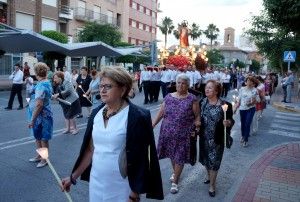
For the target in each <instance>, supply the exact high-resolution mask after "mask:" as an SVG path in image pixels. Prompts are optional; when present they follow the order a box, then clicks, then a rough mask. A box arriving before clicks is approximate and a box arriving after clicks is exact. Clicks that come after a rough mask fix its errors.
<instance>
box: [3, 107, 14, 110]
mask: <svg viewBox="0 0 300 202" xmlns="http://www.w3.org/2000/svg"><path fill="white" fill-rule="evenodd" d="M4 109H5V110H12V108H11V107H5V108H4Z"/></svg>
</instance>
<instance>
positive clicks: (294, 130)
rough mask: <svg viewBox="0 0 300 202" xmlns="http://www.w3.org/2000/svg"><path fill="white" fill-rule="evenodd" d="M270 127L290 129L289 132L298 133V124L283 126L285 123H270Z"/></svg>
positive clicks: (299, 131)
mask: <svg viewBox="0 0 300 202" xmlns="http://www.w3.org/2000/svg"><path fill="white" fill-rule="evenodd" d="M270 128H271V129H274V130H281V131H291V132H298V133H300V127H299V126H297V127H293V126H285V125H278V124H274V123H272V124H271V126H270Z"/></svg>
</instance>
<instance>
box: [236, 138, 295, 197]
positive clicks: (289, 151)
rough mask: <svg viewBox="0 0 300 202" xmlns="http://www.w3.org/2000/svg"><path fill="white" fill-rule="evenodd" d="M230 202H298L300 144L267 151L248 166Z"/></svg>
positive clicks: (285, 145) (286, 145)
mask: <svg viewBox="0 0 300 202" xmlns="http://www.w3.org/2000/svg"><path fill="white" fill-rule="evenodd" d="M233 201H235V202H242V201H243V202H245V201H246V202H247V201H254V202H259V201H261V202H263V201H300V143H299V142H296V143H288V144H284V145H281V146H277V147H275V148H273V149H269V150H268V151H266V152H265V153H264V154H263V155H262V156H261V157H260V158H259V159H258V160H256V161H255V162H254V163H253V164H252V165H251V167H250V169H249V171H248V174H247V175H246V176H245V178H244V179H243V181H242V183H241V184H240V186H239V189H238V191H237V193H236V194H235V196H234V199H233Z"/></svg>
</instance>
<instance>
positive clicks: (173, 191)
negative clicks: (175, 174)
mask: <svg viewBox="0 0 300 202" xmlns="http://www.w3.org/2000/svg"><path fill="white" fill-rule="evenodd" d="M170 192H171V194H177V193H178V185H177V184H175V183H174V182H173V183H172V185H171V189H170Z"/></svg>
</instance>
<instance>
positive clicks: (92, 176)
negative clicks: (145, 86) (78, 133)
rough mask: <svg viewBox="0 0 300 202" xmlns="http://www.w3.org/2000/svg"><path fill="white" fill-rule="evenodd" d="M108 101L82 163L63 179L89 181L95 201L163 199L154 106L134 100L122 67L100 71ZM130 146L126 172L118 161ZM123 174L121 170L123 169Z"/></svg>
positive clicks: (95, 118) (91, 126)
mask: <svg viewBox="0 0 300 202" xmlns="http://www.w3.org/2000/svg"><path fill="white" fill-rule="evenodd" d="M100 80H101V84H100V95H101V98H102V101H103V104H101V105H100V106H99V107H97V108H96V109H95V110H94V111H93V113H92V115H91V117H90V119H89V121H88V125H87V129H86V133H85V137H84V140H83V143H82V147H81V151H80V154H79V157H78V159H77V162H76V164H75V166H74V168H73V171H72V174H71V175H70V177H67V178H65V179H63V181H62V185H63V190H66V191H69V190H70V186H71V184H73V185H75V184H76V179H77V178H78V177H79V176H81V179H82V180H86V181H90V184H89V196H90V201H97V202H101V201H109V202H110V201H114V202H124V201H132V202H133V201H139V200H140V198H139V195H140V194H143V193H146V197H147V198H153V199H160V200H162V199H163V190H162V181H161V173H160V168H159V162H158V157H157V153H156V148H155V141H154V135H153V129H152V123H151V115H150V112H149V110H145V109H142V108H140V107H138V106H136V105H134V104H132V103H131V102H130V101H129V100H128V99H127V97H128V93H129V92H130V90H131V88H132V79H131V77H130V75H129V74H128V73H127V72H126V71H125V70H124V69H123V68H118V67H117V68H116V67H114V68H105V69H104V70H103V71H102V72H101V75H100ZM124 146H125V150H124V151H125V154H126V158H125V159H126V160H127V161H125V163H124V165H125V167H126V168H125V170H126V171H127V172H126V171H125V176H124V175H122V174H123V173H124V172H123V173H122V172H121V171H124V170H123V169H120V165H122V162H120V160H119V156H120V154H123V153H122V151H123V149H122V148H124ZM121 173H122V174H121Z"/></svg>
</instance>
